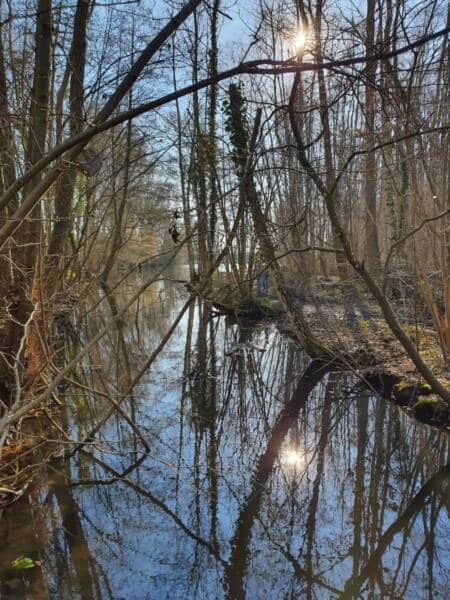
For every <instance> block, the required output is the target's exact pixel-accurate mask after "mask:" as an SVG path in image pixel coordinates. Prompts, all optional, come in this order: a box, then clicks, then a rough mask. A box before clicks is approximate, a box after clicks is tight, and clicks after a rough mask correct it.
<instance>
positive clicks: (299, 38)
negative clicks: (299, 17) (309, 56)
mask: <svg viewBox="0 0 450 600" xmlns="http://www.w3.org/2000/svg"><path fill="white" fill-rule="evenodd" d="M306 37H307V33H306V30H305V29H304V28H303V27H300V29H299V30H298V31H297V33H296V35H295V38H294V44H293V45H294V48H295V50H296V51H297V54H300V53H302V52H303V50H304V49H305V45H306Z"/></svg>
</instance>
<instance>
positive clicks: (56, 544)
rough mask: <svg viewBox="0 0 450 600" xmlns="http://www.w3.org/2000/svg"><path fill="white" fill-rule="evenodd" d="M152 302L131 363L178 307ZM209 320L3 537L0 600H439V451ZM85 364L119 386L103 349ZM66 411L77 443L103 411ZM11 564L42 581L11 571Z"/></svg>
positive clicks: (280, 349)
mask: <svg viewBox="0 0 450 600" xmlns="http://www.w3.org/2000/svg"><path fill="white" fill-rule="evenodd" d="M162 291H163V292H164V290H162ZM164 293H165V294H166V295H165V296H164ZM164 293H163V294H162V295H161V290H159V289H158V290H155V289H153V291H152V292H151V293H149V295H148V297H147V300H145V299H144V300H143V301H142V303H141V306H140V309H139V312H138V314H137V315H134V316H130V319H129V321H128V322H127V323H126V327H125V334H124V341H125V344H126V345H127V347H128V348H129V349H130V356H131V360H132V361H133V360H134V359H136V360H142V359H145V357H146V356H148V355H149V353H150V352H151V351H152V350H153V349H154V348H155V347H156V346H157V344H158V342H159V340H160V338H161V336H162V335H163V334H164V332H165V330H166V329H167V327H168V324H169V323H170V322H172V320H173V319H174V317H175V316H176V314H177V310H178V309H179V307H180V306H181V305H182V303H183V302H184V300H185V299H183V298H181V297H179V296H177V295H176V294H175V293H174V292H173V291H170V290H165V292H164ZM160 298H163V299H164V298H165V300H164V302H163V305H162V306H161V305H160V304H159V301H160ZM210 317H211V315H210V312H209V311H208V309H206V308H205V307H201V306H198V305H197V306H192V307H191V310H190V311H188V312H187V313H186V314H185V317H184V319H183V320H182V322H181V323H180V325H179V327H178V328H177V330H176V332H175V334H174V336H173V337H172V339H171V341H170V343H169V344H168V345H167V346H166V348H165V350H164V352H163V353H162V354H161V355H160V356H159V358H158V360H157V362H156V363H155V364H154V365H153V367H152V369H151V370H150V372H149V373H148V375H147V376H146V378H144V379H143V380H142V381H141V384H140V385H139V386H138V387H137V389H136V391H135V396H134V399H133V400H132V401H130V400H129V399H127V400H126V401H125V402H124V403H123V404H122V406H123V408H124V410H125V411H126V412H127V414H128V415H130V418H131V420H132V422H134V423H135V428H134V429H133V428H132V427H131V426H130V425H129V424H128V423H126V422H125V421H124V420H123V419H118V418H112V419H110V420H109V421H108V422H107V424H106V425H105V426H104V427H103V428H102V429H101V432H100V434H99V435H98V436H97V438H96V442H95V444H88V445H86V446H85V447H84V448H83V450H81V451H79V452H77V453H76V454H75V455H74V456H72V458H70V460H65V459H64V457H58V458H55V459H54V460H53V461H52V462H51V464H50V465H49V466H48V468H47V469H46V470H45V472H43V473H42V475H41V477H40V479H39V481H38V482H37V484H36V486H34V487H33V488H32V489H30V492H29V494H28V495H27V496H26V497H24V498H22V499H21V500H20V501H19V502H17V503H16V504H15V505H13V507H12V508H11V509H10V510H9V511H8V512H6V514H5V515H4V516H3V518H2V519H1V520H0V536H1V538H0V539H2V540H4V541H3V543H2V544H1V546H0V570H1V572H2V575H1V581H2V584H1V585H2V587H1V596H2V597H4V598H20V599H23V598H32V599H33V600H38V599H41V598H55V599H64V600H65V599H72V598H74V599H78V598H80V599H91V598H92V599H94V598H95V599H97V598H101V599H103V598H106V599H107V598H113V599H115V600H119V599H123V600H144V599H145V600H147V599H148V600H163V599H170V600H173V599H205V600H206V599H208V600H210V599H222V598H223V599H225V598H247V599H248V600H260V599H261V600H262V599H264V600H265V599H267V600H269V599H270V600H272V599H274V600H275V599H280V600H281V599H294V598H295V599H297V598H300V599H303V598H305V599H310V598H311V599H312V598H316V599H320V600H322V599H324V600H326V599H333V598H352V597H355V598H356V597H359V598H364V599H366V598H373V599H381V598H392V599H400V598H405V599H408V598H411V599H414V600H419V599H430V600H431V599H433V600H438V599H442V600H447V599H448V598H449V590H450V575H449V569H448V565H449V564H450V556H449V554H450V527H449V511H450V486H449V481H450V479H449V477H450V473H449V468H448V467H447V468H446V467H445V465H447V464H448V463H449V462H450V461H449V446H448V438H447V437H446V436H445V434H443V433H439V432H437V431H435V430H433V429H432V428H430V427H428V426H424V425H421V424H419V423H417V422H415V421H413V420H411V419H410V418H408V417H407V416H405V415H404V414H403V413H402V412H401V411H400V410H399V409H398V408H397V407H396V406H394V405H391V404H389V403H388V402H387V401H386V400H382V399H377V398H376V397H374V396H372V395H371V394H370V393H369V391H368V390H367V389H365V388H364V387H362V386H361V385H360V384H359V383H358V381H357V380H356V379H355V378H354V377H353V376H351V375H346V374H342V373H334V372H330V371H328V370H327V369H326V368H323V367H322V368H321V369H319V370H317V369H318V366H317V365H316V366H315V365H310V361H309V359H308V357H307V356H305V355H304V354H303V353H301V352H299V351H298V350H297V349H296V348H295V347H294V346H293V345H292V344H291V343H290V342H289V341H288V340H287V339H286V338H284V337H283V336H281V335H280V334H279V333H278V332H277V330H276V328H275V327H273V326H271V325H269V324H265V325H259V326H257V327H254V328H251V329H248V328H244V327H242V326H239V325H237V324H231V323H227V322H226V321H225V319H223V318H220V319H219V318H210ZM113 342H114V340H112V341H111V343H112V344H113ZM112 347H114V344H113V346H112ZM131 349H132V351H131ZM94 359H95V357H91V360H90V363H89V362H87V363H86V364H85V365H84V366H83V372H84V374H85V376H86V381H87V382H88V383H89V385H91V386H92V387H95V388H96V389H100V388H101V383H102V381H103V383H104V384H105V386H106V388H107V385H108V384H110V383H111V381H113V380H114V381H119V382H120V378H121V377H122V376H123V373H121V372H120V371H121V369H120V368H116V367H117V365H119V366H120V365H121V364H122V362H123V361H121V360H120V357H119V358H117V357H115V356H114V354H113V353H112V352H110V351H108V345H107V341H105V343H104V346H103V347H102V349H100V350H99V351H98V354H97V355H96V360H94ZM94 363H97V364H94ZM92 365H94V366H96V367H97V368H95V369H93V368H92ZM100 365H103V371H101V369H99V366H100ZM302 375H303V378H302ZM118 386H119V387H120V383H119V384H118ZM106 388H102V389H106ZM68 394H69V395H70V394H71V397H70V400H71V401H70V402H68V405H70V406H74V407H75V408H74V410H72V412H70V413H67V414H66V418H67V422H68V423H69V424H70V427H69V431H70V435H71V437H72V438H73V439H79V438H80V437H82V436H83V435H84V434H85V433H86V432H88V431H90V429H91V428H92V426H93V425H95V423H96V422H97V421H98V420H99V419H100V418H101V417H102V416H103V415H105V414H106V413H107V411H108V410H109V405H108V403H107V402H106V401H104V400H102V399H101V398H99V396H98V395H97V396H93V395H91V394H89V393H87V392H82V391H80V390H79V391H78V392H77V393H76V394H74V392H71V391H70V390H69V392H68ZM140 436H142V437H144V439H145V441H146V442H147V444H148V451H147V450H145V448H144V445H143V443H142V441H141V439H140ZM68 447H69V446H68ZM30 500H31V502H30ZM21 555H25V556H29V557H31V558H32V559H33V560H38V561H39V562H40V566H36V567H35V568H33V569H29V570H26V571H22V572H11V571H10V570H8V565H9V563H10V561H12V560H14V559H15V558H17V557H18V556H21Z"/></svg>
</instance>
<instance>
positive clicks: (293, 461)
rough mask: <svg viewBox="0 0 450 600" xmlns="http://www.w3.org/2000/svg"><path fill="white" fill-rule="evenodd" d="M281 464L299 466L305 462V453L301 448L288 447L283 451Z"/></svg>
mask: <svg viewBox="0 0 450 600" xmlns="http://www.w3.org/2000/svg"><path fill="white" fill-rule="evenodd" d="M280 458H281V464H282V465H283V466H285V467H290V468H292V467H299V466H301V465H302V464H304V462H305V455H304V454H303V452H302V451H301V450H300V449H299V448H295V447H293V446H292V447H290V448H286V450H284V451H283V452H282V453H281V457H280Z"/></svg>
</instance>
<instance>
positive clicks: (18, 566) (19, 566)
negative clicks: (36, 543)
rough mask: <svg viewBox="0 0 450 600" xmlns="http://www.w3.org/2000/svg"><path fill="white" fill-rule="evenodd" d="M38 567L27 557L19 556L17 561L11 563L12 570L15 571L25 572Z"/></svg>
mask: <svg viewBox="0 0 450 600" xmlns="http://www.w3.org/2000/svg"><path fill="white" fill-rule="evenodd" d="M35 566H36V563H35V562H34V560H33V559H31V558H28V557H27V556H19V558H16V560H13V561H12V563H11V569H12V570H13V571H23V570H24V569H32V568H33V567H35Z"/></svg>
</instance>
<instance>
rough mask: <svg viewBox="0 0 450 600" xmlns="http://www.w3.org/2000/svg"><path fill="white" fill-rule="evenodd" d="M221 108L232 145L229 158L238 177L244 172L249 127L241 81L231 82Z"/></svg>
mask: <svg viewBox="0 0 450 600" xmlns="http://www.w3.org/2000/svg"><path fill="white" fill-rule="evenodd" d="M222 110H223V112H224V114H225V116H226V119H225V131H226V132H227V133H228V135H229V136H230V141H231V144H232V146H233V154H232V155H231V160H232V161H233V163H234V165H235V167H236V173H237V175H238V177H242V175H243V174H244V169H245V163H246V160H247V154H248V146H249V142H250V127H249V123H248V118H247V101H246V99H245V95H244V85H243V83H242V81H239V82H238V83H237V84H236V83H232V84H230V87H229V88H228V99H227V100H224V101H223V103H222Z"/></svg>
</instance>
